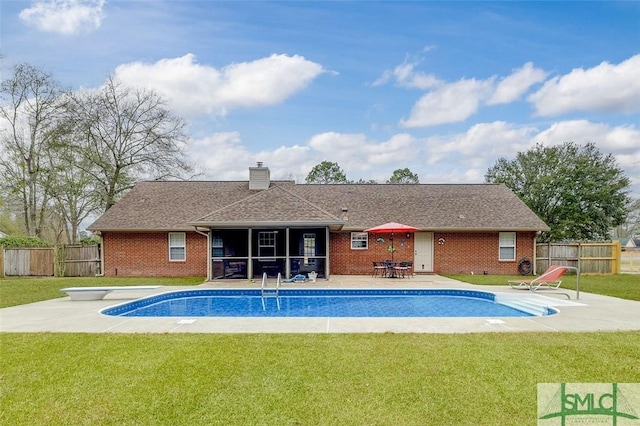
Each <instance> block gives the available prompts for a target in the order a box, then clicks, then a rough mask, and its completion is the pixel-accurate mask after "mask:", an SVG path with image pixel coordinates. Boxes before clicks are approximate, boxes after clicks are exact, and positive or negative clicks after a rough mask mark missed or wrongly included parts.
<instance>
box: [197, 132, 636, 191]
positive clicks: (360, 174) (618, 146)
mask: <svg viewBox="0 0 640 426" xmlns="http://www.w3.org/2000/svg"><path fill="white" fill-rule="evenodd" d="M638 140H640V130H638V129H636V128H634V127H629V126H617V127H611V126H609V125H607V124H603V123H592V122H589V121H586V120H576V121H565V122H558V123H554V124H552V125H551V126H549V127H548V128H545V129H542V130H540V129H537V128H535V127H533V126H528V125H525V126H520V125H517V124H514V123H508V122H504V121H495V122H489V123H479V124H475V125H473V126H471V127H470V128H468V129H467V130H466V131H465V132H460V133H457V134H453V135H448V136H431V137H428V138H425V139H423V140H417V139H416V138H415V137H413V136H411V135H409V134H406V133H399V134H396V135H393V136H391V137H390V138H389V139H387V140H385V141H382V142H378V141H373V140H371V139H368V138H367V136H366V135H364V134H344V133H336V132H326V133H320V134H317V135H315V136H313V137H311V138H310V139H309V140H308V142H307V144H306V145H293V146H280V147H278V148H276V149H274V150H270V151H264V150H263V151H260V152H252V151H251V150H249V149H248V148H247V147H246V146H244V145H243V143H242V141H241V138H240V135H239V134H238V133H235V132H232V133H217V134H215V135H212V136H210V137H207V138H203V139H200V140H197V141H194V143H193V144H192V145H191V147H190V152H192V154H191V155H192V158H193V159H194V160H197V161H198V162H199V164H205V165H206V168H207V169H208V170H211V171H215V174H214V173H210V175H209V176H210V178H213V179H219V180H246V179H247V178H248V168H249V167H250V166H253V165H255V163H256V161H262V162H264V164H265V166H268V167H269V168H270V169H271V176H272V178H273V179H295V180H296V181H298V182H304V179H305V178H306V176H307V174H308V173H309V171H310V170H311V168H312V167H313V166H315V165H316V164H319V163H320V162H322V161H324V160H327V161H331V162H336V163H338V165H339V166H340V167H341V168H342V169H343V170H344V171H345V174H346V175H347V178H349V179H352V180H357V179H359V178H363V179H365V180H370V179H376V180H378V181H379V182H384V181H386V180H387V179H388V178H389V177H390V176H391V174H392V173H393V170H396V169H398V168H404V167H408V168H409V169H410V170H411V171H412V172H414V173H417V174H418V175H419V177H420V181H421V182H422V183H481V182H483V181H484V175H485V173H486V172H487V170H488V169H489V167H491V166H493V165H494V164H495V162H496V161H497V160H498V158H500V157H504V158H507V159H514V158H515V156H516V155H517V153H518V152H525V151H528V150H530V149H532V148H533V147H534V146H535V145H536V144H537V143H543V144H544V145H545V146H550V145H558V144H562V143H564V142H568V141H573V142H575V143H578V144H581V145H583V144H585V143H587V142H594V143H595V144H596V146H597V147H598V149H600V152H602V153H603V154H605V155H607V154H613V155H614V157H615V159H616V161H617V162H618V165H619V166H620V167H621V168H622V169H623V170H624V171H625V174H626V175H627V176H628V177H629V178H630V179H631V181H632V192H633V193H634V194H635V196H636V197H637V196H640V146H639V145H638V144H637V141H638ZM207 153H212V154H211V155H210V156H207Z"/></svg>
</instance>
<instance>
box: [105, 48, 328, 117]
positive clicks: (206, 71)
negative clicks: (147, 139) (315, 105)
mask: <svg viewBox="0 0 640 426" xmlns="http://www.w3.org/2000/svg"><path fill="white" fill-rule="evenodd" d="M324 72H326V71H325V70H324V69H323V67H322V66H321V65H319V64H317V63H315V62H311V61H308V60H306V59H305V58H304V57H302V56H298V55H294V56H288V55H275V54H274V55H271V56H269V57H267V58H262V59H258V60H255V61H252V62H242V63H236V64H231V65H228V66H226V67H224V68H222V69H220V70H218V69H216V68H213V67H210V66H206V65H200V64H198V63H196V60H195V56H194V55H192V54H187V55H185V56H182V57H180V58H173V59H162V60H160V61H158V62H156V63H153V64H146V63H142V62H133V63H129V64H123V65H120V66H118V67H117V68H116V71H115V75H116V77H117V78H118V79H119V80H121V81H123V82H124V83H126V84H130V85H134V86H144V87H147V88H151V89H154V90H156V91H157V92H159V93H161V94H162V95H164V96H165V97H166V98H167V100H168V102H169V103H170V105H171V106H172V107H173V108H174V109H175V110H176V112H177V113H179V114H181V115H198V114H211V115H226V114H227V111H228V110H229V109H234V108H252V107H262V106H270V105H276V104H279V103H282V102H283V101H284V100H285V99H287V98H288V97H290V96H292V95H294V94H295V93H297V92H299V91H300V90H302V89H304V88H305V87H307V86H308V85H309V84H310V83H311V81H313V80H314V79H315V78H316V77H317V76H319V75H320V74H322V73H324Z"/></svg>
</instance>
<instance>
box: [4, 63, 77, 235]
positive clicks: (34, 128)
mask: <svg viewBox="0 0 640 426" xmlns="http://www.w3.org/2000/svg"><path fill="white" fill-rule="evenodd" d="M0 94H1V99H0V103H1V106H0V121H2V125H1V127H3V128H4V131H3V132H2V133H1V134H0V143H1V145H2V151H3V154H2V156H0V173H1V174H2V176H3V177H4V179H2V182H0V185H3V186H4V188H3V189H4V191H5V192H6V193H9V194H12V195H14V196H16V197H17V198H19V199H20V201H21V204H22V216H23V221H24V227H25V231H26V233H27V235H29V236H36V237H42V235H43V229H44V227H45V223H46V220H47V215H48V213H49V212H50V209H49V207H50V205H49V204H50V198H51V187H52V182H53V179H52V173H51V170H50V169H49V167H48V164H47V161H46V159H47V158H49V157H50V156H51V155H52V150H53V147H52V146H53V141H54V140H55V139H56V138H57V137H58V134H59V132H60V131H61V127H60V123H61V122H62V118H63V117H64V111H65V106H66V101H67V96H66V93H65V91H63V90H62V89H61V87H60V85H59V84H58V83H57V82H56V81H55V80H54V79H53V77H52V76H51V75H50V74H48V73H46V72H44V71H42V70H40V69H38V68H36V67H33V66H31V65H28V64H18V65H16V66H15V67H14V69H13V74H12V75H11V76H10V77H9V78H8V79H6V80H4V81H3V82H2V83H1V84H0Z"/></svg>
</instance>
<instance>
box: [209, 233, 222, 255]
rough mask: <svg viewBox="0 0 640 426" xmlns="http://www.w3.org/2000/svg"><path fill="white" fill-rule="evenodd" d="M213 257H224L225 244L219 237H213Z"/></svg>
mask: <svg viewBox="0 0 640 426" xmlns="http://www.w3.org/2000/svg"><path fill="white" fill-rule="evenodd" d="M211 256H213V257H224V242H223V241H222V237H220V236H219V235H213V236H212V237H211Z"/></svg>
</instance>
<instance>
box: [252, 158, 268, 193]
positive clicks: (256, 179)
mask: <svg viewBox="0 0 640 426" xmlns="http://www.w3.org/2000/svg"><path fill="white" fill-rule="evenodd" d="M270 183H271V177H270V175H269V168H268V167H263V166H262V161H258V163H257V166H256V167H249V189H256V190H260V189H268V188H269V184H270Z"/></svg>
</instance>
